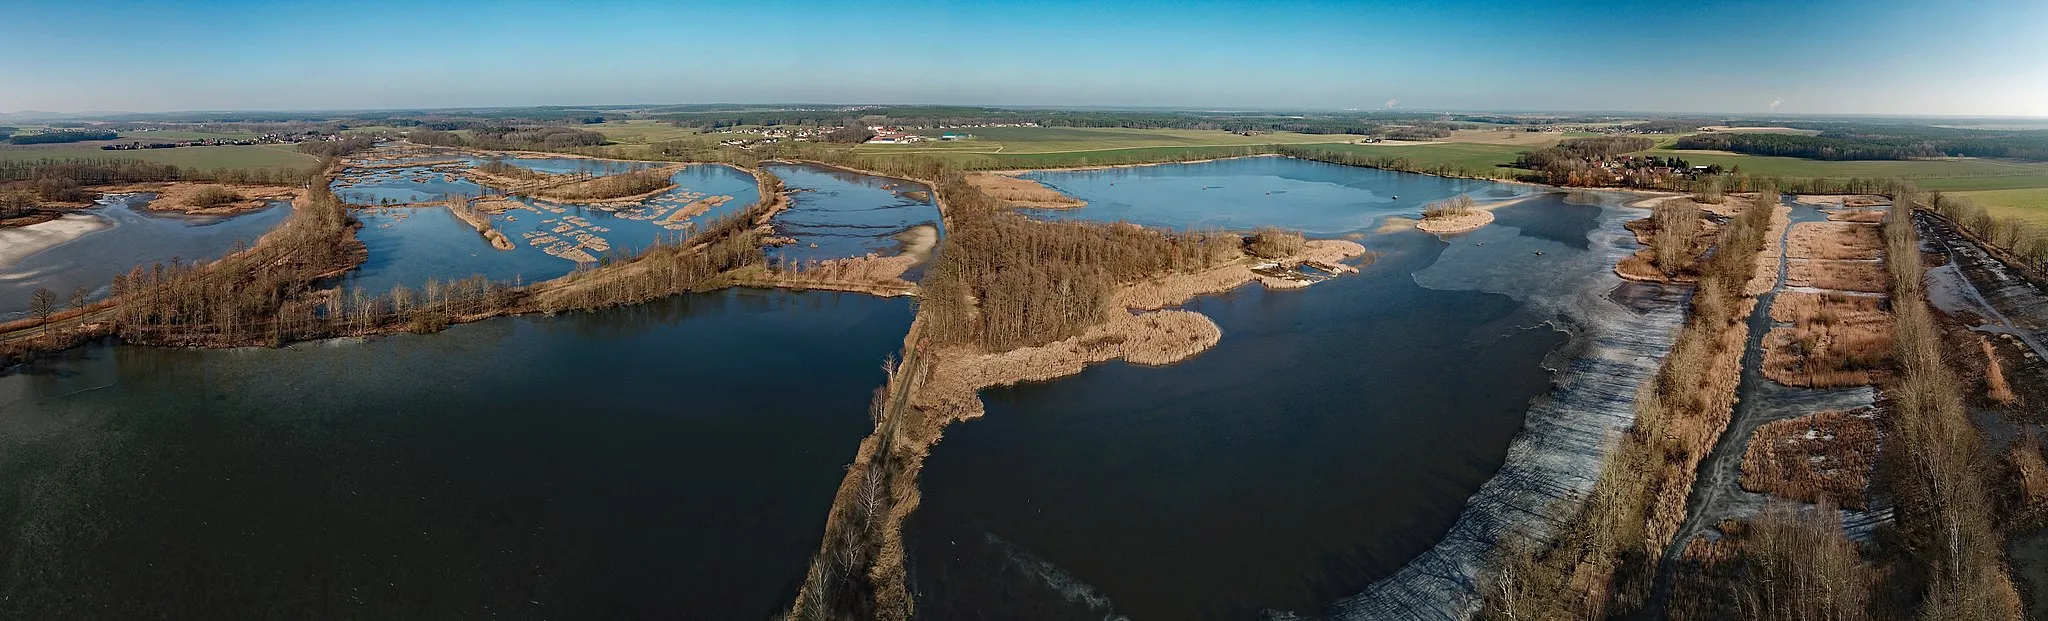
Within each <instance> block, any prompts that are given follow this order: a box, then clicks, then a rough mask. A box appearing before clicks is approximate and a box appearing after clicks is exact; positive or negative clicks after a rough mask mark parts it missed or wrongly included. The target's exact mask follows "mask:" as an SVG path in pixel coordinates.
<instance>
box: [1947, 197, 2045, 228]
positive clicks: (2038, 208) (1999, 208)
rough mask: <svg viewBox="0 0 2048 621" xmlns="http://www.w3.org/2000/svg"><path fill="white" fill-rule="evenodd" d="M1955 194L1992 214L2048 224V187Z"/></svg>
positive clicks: (2043, 224)
mask: <svg viewBox="0 0 2048 621" xmlns="http://www.w3.org/2000/svg"><path fill="white" fill-rule="evenodd" d="M1955 195H1956V196H1960V197H1963V198H1967V199H1970V200H1971V201H1973V202H1975V203H1977V204H1978V205H1981V206H1983V207H1984V208H1985V210H1987V211H1990V212H1991V215H1993V216H1997V217H2001V218H2005V217H2011V218H2019V219H2021V220H2027V221H2030V222H2033V223H2035V224H2039V225H2042V226H2048V188H2028V189H2023V190H1982V191H1976V192H1956V193H1955Z"/></svg>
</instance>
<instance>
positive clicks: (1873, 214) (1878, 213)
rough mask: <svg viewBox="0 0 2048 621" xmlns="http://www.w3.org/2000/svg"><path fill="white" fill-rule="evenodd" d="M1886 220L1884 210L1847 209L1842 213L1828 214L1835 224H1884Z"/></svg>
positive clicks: (1833, 212) (1841, 211)
mask: <svg viewBox="0 0 2048 621" xmlns="http://www.w3.org/2000/svg"><path fill="white" fill-rule="evenodd" d="M1884 218H1885V215H1884V210H1882V209H1845V210H1840V211H1832V212H1828V220H1830V221H1834V222H1861V223H1864V224H1883V223H1884Z"/></svg>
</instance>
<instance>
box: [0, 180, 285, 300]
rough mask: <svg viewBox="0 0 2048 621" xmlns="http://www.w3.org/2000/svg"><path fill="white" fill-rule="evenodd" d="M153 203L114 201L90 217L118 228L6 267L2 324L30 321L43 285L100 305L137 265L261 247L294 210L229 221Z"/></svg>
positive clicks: (126, 197)
mask: <svg viewBox="0 0 2048 621" xmlns="http://www.w3.org/2000/svg"><path fill="white" fill-rule="evenodd" d="M154 198H155V195H153V194H114V195H109V196H107V197H106V198H103V199H101V200H100V206H99V207H95V208H93V209H91V210H88V211H87V212H86V213H90V214H94V215H96V216H98V217H101V218H104V219H106V220H107V221H108V222H110V223H111V224H112V225H113V226H112V227H111V228H107V229H102V230H99V231H95V232H92V233H87V234H85V235H83V236H80V237H79V238H78V239H74V240H71V241H69V242H66V243H64V244H60V245H57V246H52V247H50V248H48V249H45V250H43V251H42V252H38V253H35V254H32V255H29V256H27V257H23V258H22V259H21V260H20V261H17V262H15V263H14V264H13V265H6V266H0V321H6V320H9V319H15V318H19V317H21V316H23V315H25V314H26V313H27V312H28V307H29V295H30V294H31V293H32V292H33V291H35V290H36V289H37V288H38V287H47V288H49V289H50V290H51V291H55V292H57V295H58V296H59V297H60V298H63V297H67V296H69V295H70V293H71V291H72V290H73V289H76V288H78V287H85V288H87V289H88V290H90V291H91V292H92V295H91V297H92V298H93V299H95V300H97V299H99V298H103V297H105V296H106V295H107V292H108V290H109V289H110V288H111V286H112V283H113V280H114V276H116V275H118V274H123V273H127V272H128V270H130V269H133V268H134V267H135V266H137V265H143V266H148V265H150V264H153V263H159V262H161V263H166V264H168V263H170V262H171V260H172V259H178V260H180V261H183V262H186V263H190V262H194V261H209V260H213V259H217V258H220V257H221V256H222V255H226V254H227V253H229V252H232V251H233V250H234V249H235V244H237V243H247V244H253V243H255V242H256V239H257V238H259V237H262V236H263V234H264V233H268V232H270V230H271V229H273V228H276V227H277V225H278V223H281V222H284V220H285V219H286V218H289V217H291V212H292V210H291V207H289V206H288V205H286V204H284V203H277V204H274V205H272V206H270V207H267V208H264V209H261V210H257V211H252V212H248V213H244V214H240V215H235V216H229V217H220V216H186V215H183V214H176V213H157V212H150V211H148V210H147V208H146V207H145V206H146V205H148V204H149V201H150V200H153V199H154Z"/></svg>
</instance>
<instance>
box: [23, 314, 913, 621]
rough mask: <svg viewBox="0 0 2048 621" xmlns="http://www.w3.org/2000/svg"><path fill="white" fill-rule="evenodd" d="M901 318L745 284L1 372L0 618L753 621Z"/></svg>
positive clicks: (769, 609) (796, 556)
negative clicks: (388, 331)
mask: <svg viewBox="0 0 2048 621" xmlns="http://www.w3.org/2000/svg"><path fill="white" fill-rule="evenodd" d="M910 317H911V305H910V303H909V302H907V301H905V300H893V299H878V298H870V297H865V296H859V295H851V294H834V293H822V292H812V293H802V294H793V293H784V292H763V291H754V290H738V291H728V292H722V293H716V294H707V295H697V296H684V297H678V298H672V299H670V300H667V301H663V302H657V303H653V304H648V305H644V306H638V307H633V308H630V309H620V310H613V311H606V312H601V313H594V314H574V315H564V316H560V317H554V318H544V317H521V318H510V319H498V320H491V321H487V322H483V323H478V324H470V325H463V326H456V327H454V328H452V329H450V330H448V331H447V332H443V333H439V334H433V335H425V336H412V335H402V336H395V337H390V338H383V339H375V340H371V341H368V342H357V341H346V340H345V341H333V342H324V343H307V344H302V345H298V346H293V347H289V348H285V349H243V350H225V351H223V350H188V349H152V348H136V347H117V346H94V347H89V348H86V349H83V350H78V351H75V352H73V354H72V355H70V356H68V357H66V358H65V359H64V360H62V361H60V362H57V363H54V364H53V365H52V366H46V367H44V368H42V369H40V370H39V371H38V372H35V373H31V374H17V375H13V376H8V377H0V558H7V559H9V560H10V562H9V563H6V564H0V617H7V618H40V619H62V618H88V617H97V618H145V617H155V616H162V615H165V614H173V615H176V614H178V611H186V612H193V611H204V614H205V615H206V616H208V617H213V618H233V619H255V618H279V617H304V616H316V617H353V618H458V617H512V618H702V619H766V618H769V617H770V616H771V615H772V614H773V613H775V612H776V611H777V610H780V609H781V608H783V607H785V606H787V605H788V604H789V602H790V600H791V598H792V597H793V596H794V594H795V592H796V589H797V586H798V585H799V584H800V583H801V581H802V578H803V574H804V570H805V568H806V567H807V565H808V562H809V559H810V556H811V555H812V554H814V553H815V552H816V551H817V546H818V542H819V538H820V536H821V526H822V525H823V523H824V516H825V513H826V510H827V508H828V507H829V506H830V504H831V501H832V496H833V494H834V492H835V490H836V489H837V487H838V484H839V480H840V477H841V476H842V475H843V470H842V467H843V466H844V465H845V464H846V463H847V462H848V461H849V460H850V459H851V458H852V456H853V453H854V450H855V448H856V447H857V446H858V444H859V442H860V439H861V437H862V436H863V435H865V434H866V432H867V430H868V428H869V423H868V420H867V417H866V414H865V412H866V406H867V402H868V398H869V394H870V391H871V390H872V389H873V388H874V387H875V386H878V385H880V384H881V383H882V381H883V376H882V373H881V371H880V364H879V363H880V361H881V360H882V359H883V358H884V357H885V356H887V355H888V354H890V353H891V352H894V351H895V350H896V349H897V348H898V347H899V346H900V345H901V343H902V338H903V333H904V331H905V330H906V329H907V328H908V326H909V322H910Z"/></svg>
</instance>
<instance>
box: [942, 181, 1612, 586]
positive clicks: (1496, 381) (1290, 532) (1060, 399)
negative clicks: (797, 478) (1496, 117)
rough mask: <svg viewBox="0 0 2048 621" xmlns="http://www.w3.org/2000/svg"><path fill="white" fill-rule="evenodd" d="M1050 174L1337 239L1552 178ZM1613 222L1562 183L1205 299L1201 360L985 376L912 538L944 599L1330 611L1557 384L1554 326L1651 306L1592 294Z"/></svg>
mask: <svg viewBox="0 0 2048 621" xmlns="http://www.w3.org/2000/svg"><path fill="white" fill-rule="evenodd" d="M1032 176H1033V177H1034V178H1037V179H1040V180H1042V181H1046V182H1048V183H1050V184H1051V185H1053V186H1055V187H1059V188H1061V189H1063V190H1065V191H1068V192H1070V193H1073V194H1075V195H1076V196H1079V197H1080V198H1083V199H1086V200H1088V201H1090V204H1089V206H1088V207H1086V208H1082V209H1079V210H1072V211H1056V212H1046V214H1045V215H1049V216H1054V217H1061V218H1085V219H1098V220H1129V221H1133V222H1139V223H1142V224H1149V225H1157V226H1169V227H1176V228H1178V227H1190V226H1193V227H1228V228H1249V227H1252V226H1258V225H1267V224H1272V225H1278V226H1283V227H1291V228H1300V229H1307V230H1310V231H1314V232H1318V233H1321V234H1339V233H1346V232H1354V231H1359V230H1361V229H1369V228H1371V227H1372V226H1373V225H1374V224H1375V223H1377V222H1378V221H1379V220H1381V219H1383V218H1384V217H1386V216H1389V215H1415V214H1416V213H1417V212H1419V210H1420V205H1421V204H1422V203H1426V202H1428V201H1431V200H1438V199H1441V198H1444V197H1447V196H1451V195H1455V194H1457V193H1473V194H1475V195H1477V196H1479V197H1482V198H1503V197H1507V196H1513V195H1517V194H1518V193H1521V192H1526V191H1528V190H1526V189H1524V188H1522V187H1517V186H1503V185H1498V184H1492V183H1487V182H1474V181H1454V180H1445V179H1437V178H1431V177H1422V176H1417V175H1403V174H1399V173H1385V172H1381V171H1373V170H1365V169H1358V168H1349V167H1338V166H1331V165H1326V164H1320V163H1316V162H1306V161H1300V160H1289V159H1282V158H1248V159H1240V160H1225V161H1219V162H1209V163H1203V164H1193V165H1178V166H1158V167H1146V168H1134V169H1122V170H1112V171H1080V172H1060V173H1035V174H1033V175H1032ZM1112 184H1113V185H1112ZM1205 188H1206V189H1205ZM1268 191H1271V192H1273V194H1271V195H1268V194H1267V193H1266V192H1268ZM1395 195H1398V196H1400V197H1401V198H1400V199H1399V200H1395V199H1392V196H1395ZM1609 213H1611V208H1610V207H1608V206H1604V205H1603V204H1601V201H1598V200H1585V199H1583V198H1581V197H1572V196H1566V195H1562V194H1554V195H1549V196H1540V197H1535V198H1533V199H1531V200H1528V201H1525V202H1522V203H1519V204H1516V205H1513V206H1509V207H1504V208H1501V209H1500V210H1498V211H1497V212H1496V215H1497V217H1498V223H1497V224H1496V225H1494V226H1491V227H1488V228H1486V229H1482V230H1480V231H1476V232H1474V233H1472V234H1469V235H1464V236H1459V237H1454V238H1452V240H1451V241H1450V242H1445V241H1440V240H1438V239H1436V238H1435V237H1433V236H1428V235H1424V234H1421V233H1417V232H1414V231H1404V232H1396V233H1387V234H1380V235H1373V236H1370V237H1367V238H1366V240H1365V242H1364V243H1365V244H1366V245H1367V246H1368V247H1369V248H1372V249H1373V250H1375V251H1376V252H1379V253H1381V256H1380V258H1379V259H1378V261H1377V262H1376V263H1374V264H1373V265H1372V266H1371V267H1369V268H1367V269H1366V270H1365V272H1364V273H1363V274H1360V275H1354V276H1347V277H1344V278H1339V279H1335V280H1332V281H1329V282H1326V283H1323V284H1319V285H1316V286H1315V287H1312V288H1310V289H1307V290H1303V291H1286V292H1269V291H1266V290H1264V289H1262V288H1259V287H1249V288H1243V289H1239V290H1237V291H1235V292H1233V293H1230V294H1226V295H1222V296H1215V297H1205V298H1199V299H1197V300H1195V301H1194V302H1192V303H1190V304H1189V305H1188V306H1187V308H1189V309H1190V310H1195V311H1197V312H1201V313H1204V314H1206V315H1209V316H1210V317H1211V318H1213V319H1215V320H1216V322H1217V324H1218V325H1220V326H1221V327H1222V329H1223V333H1224V337H1223V340H1222V342H1221V343H1219V344H1218V345H1217V346H1216V348H1215V349H1213V350H1211V351H1208V352H1205V353H1203V354H1201V355H1200V356H1197V357H1195V358H1193V359H1190V360H1188V361H1185V362H1182V363H1179V364H1175V365H1172V366H1169V367H1165V368H1151V367H1141V366H1134V365H1127V364H1122V363H1111V364H1106V365H1101V366H1096V367H1091V368H1089V369H1088V370H1086V371H1084V372H1082V373H1081V374H1079V375H1075V376H1072V377H1068V378H1062V379H1059V380H1055V381H1053V382H1048V383H1036V384H1027V385H1023V386H1017V387H1012V388H1004V389H996V390H991V391H987V392H985V393H984V399H985V401H986V403H987V406H988V416H986V417H984V418H981V419H977V420H974V421H970V422H967V423H964V424H960V425H957V426H955V427H953V428H951V429H948V430H947V433H946V438H945V439H944V440H943V441H942V442H940V443H939V444H938V445H937V446H936V447H934V448H933V451H932V454H931V457H930V458H929V459H928V460H927V461H926V464H925V466H926V467H925V469H924V471H923V475H922V480H923V482H924V496H923V501H922V504H921V505H920V507H919V510H918V512H917V513H916V514H915V515H914V516H913V518H912V522H911V525H910V527H909V530H908V533H907V536H908V537H909V542H910V546H911V550H912V574H913V580H914V581H915V583H916V588H917V591H918V593H919V594H920V595H921V597H922V599H921V600H920V606H921V610H920V612H921V613H922V614H924V615H925V616H926V617H928V618H934V619H954V618H982V619H1065V618H1072V619H1102V618H1109V617H1110V616H1112V615H1128V616H1129V617H1130V618H1136V619H1245V618H1257V617H1259V616H1261V615H1262V614H1265V613H1268V612H1274V613H1283V612H1285V613H1299V614H1308V615H1318V614H1323V613H1325V612H1328V611H1330V610H1331V608H1332V606H1333V605H1335V603H1336V602H1339V601H1340V600H1344V599H1346V598H1350V597H1352V596H1355V595H1356V594H1359V593H1361V592H1362V591H1364V590H1366V589H1367V587H1369V586H1371V585H1373V584H1375V583H1376V582H1377V581H1379V580H1381V579H1384V578H1388V577H1390V576H1393V575H1394V574H1395V573H1396V572H1397V571H1399V570H1401V569H1402V568H1403V567H1404V566H1405V565H1407V564H1408V563H1409V562H1410V561H1411V560H1413V559H1416V558H1417V557H1418V556H1419V555H1422V554H1424V553H1425V552H1428V551H1430V550H1431V549H1432V548H1433V547H1434V546H1436V545H1437V544H1438V542H1439V540H1440V539H1441V538H1442V537H1443V536H1444V535H1445V534H1446V533H1447V532H1448V531H1450V529H1451V528H1452V526H1453V525H1454V523H1456V522H1457V521H1458V520H1459V518H1460V516H1461V514H1463V513H1464V512H1465V511H1466V510H1467V509H1468V499H1469V498H1471V497H1472V496H1473V494H1474V493H1475V492H1476V491H1477V490H1479V489H1480V487H1481V486H1482V485H1483V484H1485V483H1487V482H1488V481H1489V480H1490V479H1492V478H1493V477H1494V475H1495V473H1496V472H1497V471H1499V470H1500V469H1501V467H1502V465H1503V463H1504V460H1505V459H1506V455H1507V453H1508V446H1509V444H1510V441H1511V440H1513V439H1514V438H1515V437H1516V434H1517V433H1518V432H1521V431H1522V430H1523V429H1524V424H1525V414H1526V412H1527V411H1528V410H1529V408H1530V406H1531V400H1532V399H1535V398H1537V397H1539V396H1541V395H1544V394H1545V393H1546V392H1548V391H1550V390H1551V388H1552V381H1553V379H1554V377H1555V376H1554V374H1553V373H1552V371H1550V370H1549V369H1548V368H1547V364H1546V363H1547V362H1548V359H1549V358H1551V357H1552V356H1555V355H1557V354H1558V352H1559V351H1560V350H1561V347H1562V346H1564V345H1565V344H1566V343H1567V339H1568V337H1567V335H1566V334H1565V333H1564V332H1560V331H1559V330H1557V329H1555V328H1553V327H1551V323H1552V322H1553V321H1554V320H1555V319H1556V318H1558V317H1560V316H1561V315H1564V314H1568V313H1570V312H1573V311H1569V310H1567V308H1568V307H1569V306H1571V305H1574V304H1578V303H1581V301H1582V300H1581V298H1583V299H1590V300H1593V301H1594V302H1593V303H1595V304H1599V305H1602V306H1603V307H1606V308H1608V309H1611V311H1610V312H1613V313H1617V314H1626V313H1627V311H1626V310H1623V309H1621V308H1620V307H1619V305H1616V304H1614V303H1613V302H1609V301H1606V300H1605V295H1606V291H1599V292H1592V293H1591V294H1589V295H1584V296H1581V295H1579V294H1580V293H1582V292H1579V291H1577V289H1580V288H1583V287H1584V283H1586V282H1588V281H1601V280H1602V279H1603V278H1604V279H1606V280H1611V276H1607V275H1606V274H1607V272H1606V270H1607V269H1608V267H1610V264H1609V263H1606V262H1604V258H1603V257H1605V256H1606V255H1607V254H1608V253H1607V249H1604V248H1596V247H1594V246H1593V245H1592V244H1591V243H1589V233H1590V232H1591V231H1593V230H1594V229H1595V228H1596V227H1598V226H1603V225H1606V224H1615V223H1616V222H1618V221H1619V219H1617V218H1613V217H1611V216H1607V214H1609ZM1616 226H1617V227H1618V224H1616ZM1539 253H1541V254H1539ZM1567 298H1570V299H1567Z"/></svg>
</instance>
